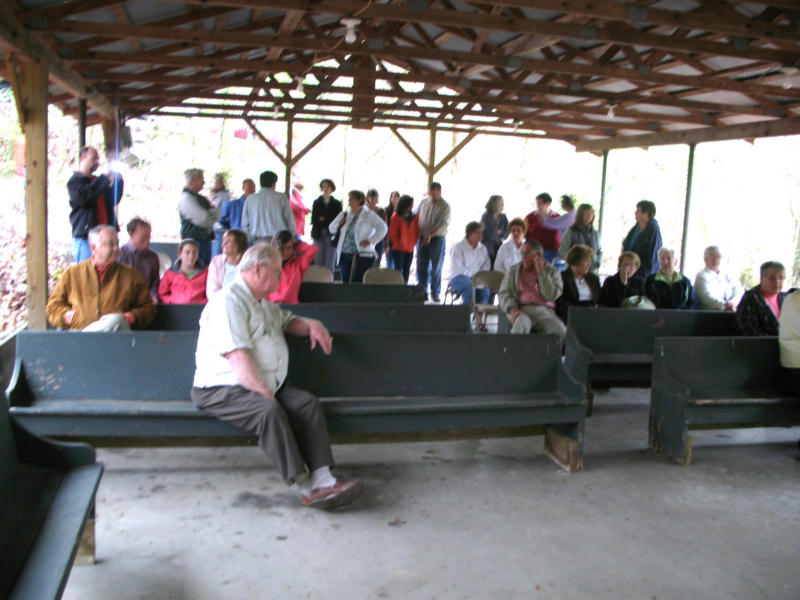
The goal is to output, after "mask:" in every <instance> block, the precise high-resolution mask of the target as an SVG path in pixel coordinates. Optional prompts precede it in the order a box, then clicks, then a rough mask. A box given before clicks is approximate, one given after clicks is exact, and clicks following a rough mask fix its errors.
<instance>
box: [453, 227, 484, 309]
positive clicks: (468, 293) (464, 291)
mask: <svg viewBox="0 0 800 600" xmlns="http://www.w3.org/2000/svg"><path fill="white" fill-rule="evenodd" d="M482 237H483V225H481V224H480V223H478V222H477V221H471V222H470V223H468V224H467V230H466V237H464V239H463V240H461V241H460V242H458V243H457V244H456V245H455V246H453V249H452V250H451V252H450V288H451V289H452V290H453V291H455V292H457V293H459V294H461V302H462V304H470V303H471V302H472V276H473V275H475V273H477V272H478V271H488V270H489V269H490V268H491V261H490V260H489V251H488V250H487V249H486V246H484V245H483V242H481V238H482ZM489 294H490V291H489V290H487V289H478V290H475V300H476V301H477V302H479V303H486V302H488V301H489Z"/></svg>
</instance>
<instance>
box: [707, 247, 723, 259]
mask: <svg viewBox="0 0 800 600" xmlns="http://www.w3.org/2000/svg"><path fill="white" fill-rule="evenodd" d="M711 255H715V256H722V252H720V251H719V246H709V247H708V248H706V249H705V250H704V251H703V258H708V257H709V256H711Z"/></svg>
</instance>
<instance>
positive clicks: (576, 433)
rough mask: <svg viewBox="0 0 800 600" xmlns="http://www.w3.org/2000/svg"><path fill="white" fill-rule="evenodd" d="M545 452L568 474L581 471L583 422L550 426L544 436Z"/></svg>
mask: <svg viewBox="0 0 800 600" xmlns="http://www.w3.org/2000/svg"><path fill="white" fill-rule="evenodd" d="M544 452H545V454H547V456H549V457H550V459H551V460H552V461H553V462H555V463H556V464H557V465H558V466H559V467H561V468H562V469H564V470H565V471H567V472H568V473H572V472H574V471H580V470H581V469H582V468H583V421H581V422H580V423H572V424H564V425H549V426H548V427H547V429H546V430H545V434H544Z"/></svg>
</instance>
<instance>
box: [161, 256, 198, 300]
mask: <svg viewBox="0 0 800 600" xmlns="http://www.w3.org/2000/svg"><path fill="white" fill-rule="evenodd" d="M199 249H200V246H199V244H198V243H197V242H196V241H194V240H183V241H182V242H181V245H180V248H179V250H178V258H177V260H176V261H175V262H174V263H173V264H172V267H171V268H170V269H169V271H167V272H166V273H164V276H163V277H162V278H161V283H159V284H158V298H159V300H161V302H163V303H164V304H205V303H206V302H208V299H207V298H206V282H207V280H208V269H206V266H205V265H204V264H203V262H202V261H200V260H198V259H197V254H198V252H199Z"/></svg>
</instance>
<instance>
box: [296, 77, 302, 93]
mask: <svg viewBox="0 0 800 600" xmlns="http://www.w3.org/2000/svg"><path fill="white" fill-rule="evenodd" d="M294 91H295V92H297V93H298V94H302V93H303V78H302V77H298V78H297V87H296V88H295V90H294Z"/></svg>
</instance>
